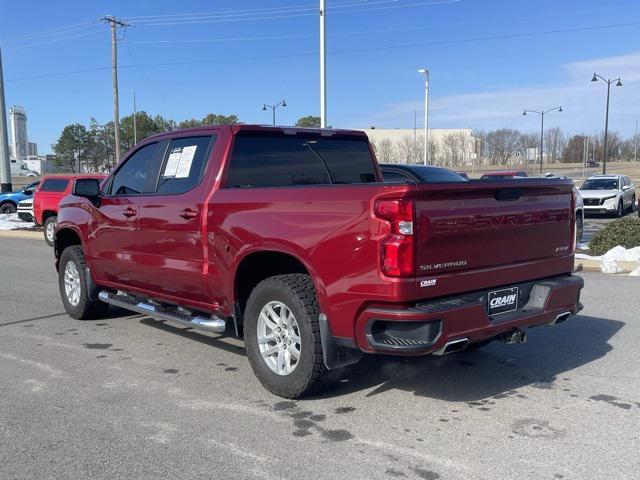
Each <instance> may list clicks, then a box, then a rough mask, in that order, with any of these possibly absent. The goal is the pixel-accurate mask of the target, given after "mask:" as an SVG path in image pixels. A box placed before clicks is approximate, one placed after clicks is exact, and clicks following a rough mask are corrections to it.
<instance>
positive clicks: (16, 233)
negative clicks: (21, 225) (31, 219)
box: [0, 230, 43, 240]
mask: <svg viewBox="0 0 640 480" xmlns="http://www.w3.org/2000/svg"><path fill="white" fill-rule="evenodd" d="M0 238H25V239H29V240H36V239H37V240H43V237H42V232H30V231H27V230H0Z"/></svg>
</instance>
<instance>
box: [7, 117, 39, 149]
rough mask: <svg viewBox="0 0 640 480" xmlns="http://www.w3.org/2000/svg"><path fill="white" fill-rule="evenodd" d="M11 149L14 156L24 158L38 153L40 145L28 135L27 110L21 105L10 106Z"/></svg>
mask: <svg viewBox="0 0 640 480" xmlns="http://www.w3.org/2000/svg"><path fill="white" fill-rule="evenodd" d="M9 126H10V131H11V136H10V138H9V150H10V154H11V156H12V157H13V158H16V159H19V160H24V159H26V158H27V157H29V156H35V155H38V145H37V144H36V143H34V142H30V141H29V137H28V136H27V112H26V111H25V109H24V108H23V107H21V106H19V105H14V106H13V107H11V108H9Z"/></svg>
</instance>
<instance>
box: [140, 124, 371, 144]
mask: <svg viewBox="0 0 640 480" xmlns="http://www.w3.org/2000/svg"><path fill="white" fill-rule="evenodd" d="M220 129H222V130H227V131H229V132H230V133H231V134H236V133H238V132H240V131H255V132H259V131H263V132H280V133H285V134H291V135H295V134H297V133H317V134H320V135H323V136H332V135H350V136H357V137H364V138H367V134H366V133H365V132H363V131H362V130H349V129H342V128H305V127H295V126H286V125H276V126H273V125H258V124H248V125H245V124H238V125H211V126H202V127H191V128H181V129H177V130H168V131H166V132H162V133H158V134H156V135H152V136H150V137H147V138H146V139H145V141H146V140H150V139H158V138H164V137H171V136H173V135H176V134H182V133H189V132H194V133H195V132H206V131H215V130H220Z"/></svg>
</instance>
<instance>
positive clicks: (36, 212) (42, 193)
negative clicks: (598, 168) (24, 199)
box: [33, 174, 104, 246]
mask: <svg viewBox="0 0 640 480" xmlns="http://www.w3.org/2000/svg"><path fill="white" fill-rule="evenodd" d="M76 178H93V179H102V178H104V175H97V174H96V175H92V174H89V175H77V174H69V175H55V176H53V175H52V176H48V177H44V178H42V179H41V181H40V187H39V188H38V189H37V190H36V192H35V194H34V196H33V219H34V222H35V223H36V225H40V226H44V240H45V242H47V244H48V245H49V246H53V241H54V235H55V228H56V223H57V221H58V204H59V203H60V200H62V199H63V198H64V197H65V196H66V195H69V194H70V193H71V188H72V187H73V181H74V179H76Z"/></svg>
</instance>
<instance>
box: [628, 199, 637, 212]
mask: <svg viewBox="0 0 640 480" xmlns="http://www.w3.org/2000/svg"><path fill="white" fill-rule="evenodd" d="M635 209H636V197H635V195H634V196H633V198H632V199H631V205H629V213H633V212H634V211H635Z"/></svg>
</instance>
